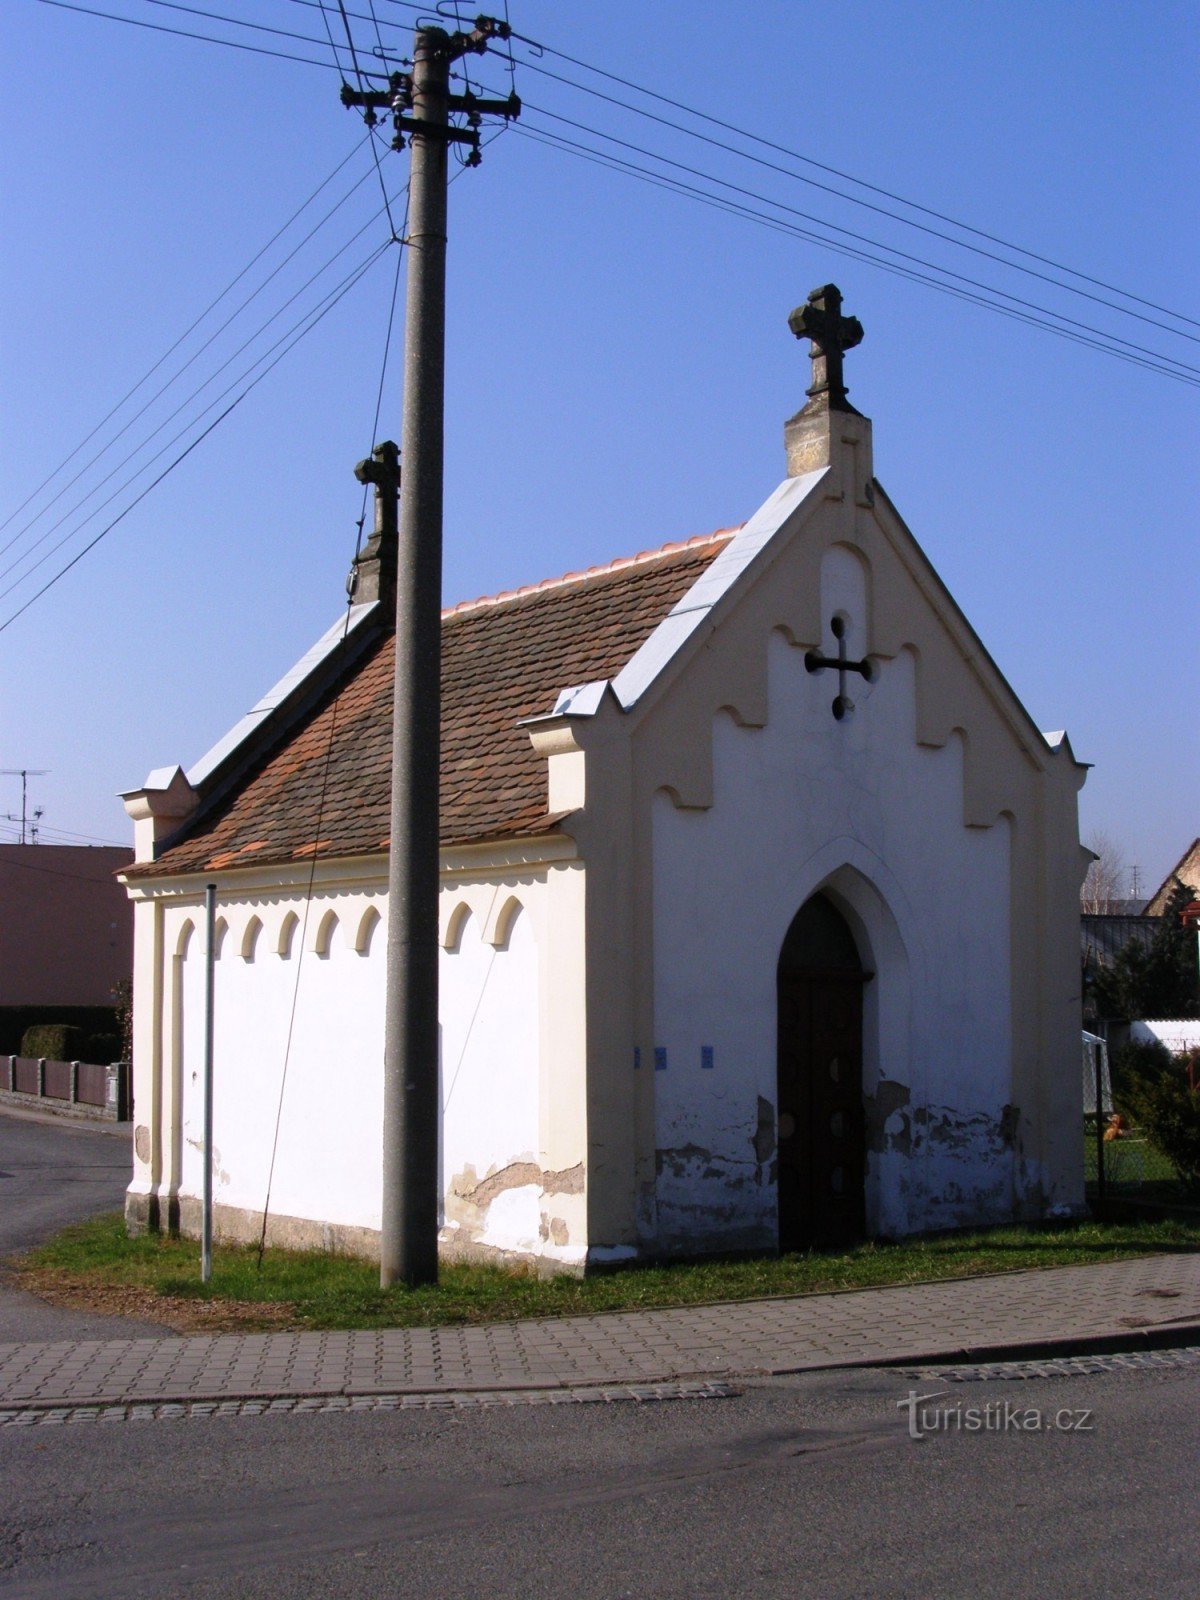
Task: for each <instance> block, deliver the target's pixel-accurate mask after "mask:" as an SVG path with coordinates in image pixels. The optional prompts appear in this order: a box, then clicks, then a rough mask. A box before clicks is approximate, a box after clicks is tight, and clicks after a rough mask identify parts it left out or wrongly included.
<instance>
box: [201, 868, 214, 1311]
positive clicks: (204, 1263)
mask: <svg viewBox="0 0 1200 1600" xmlns="http://www.w3.org/2000/svg"><path fill="white" fill-rule="evenodd" d="M204 920H205V923H206V925H207V933H208V939H207V942H206V948H205V956H204V1200H203V1212H202V1216H201V1221H200V1281H201V1283H207V1282H208V1281H209V1279H210V1278H211V1277H212V1221H213V1219H212V1205H213V1196H212V1168H213V1163H212V1142H213V1010H214V1000H215V998H216V971H217V965H216V958H217V886H216V884H215V883H206V884H205V886H204Z"/></svg>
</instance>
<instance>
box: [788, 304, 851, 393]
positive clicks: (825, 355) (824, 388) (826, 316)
mask: <svg viewBox="0 0 1200 1600" xmlns="http://www.w3.org/2000/svg"><path fill="white" fill-rule="evenodd" d="M788 327H789V328H790V329H791V330H792V332H793V333H794V334H795V335H796V337H797V339H811V341H812V350H811V352H810V353H811V356H812V384H811V386H810V387H809V389H808V391H807V392H808V398H809V406H808V408H806V409H810V408H811V409H812V410H816V409H818V408H828V409H829V410H830V411H853V410H854V407H853V406H852V405H851V404H850V402H849V401H848V400H847V399H846V384H845V381H844V379H843V376H842V357H843V355H844V354H845V352H846V351H847V350H853V348H854V346H855V345H856V344H861V343H862V337H863V327H862V323H861V322H860V321H859V320H858V318H857V317H844V316H843V315H842V291H841V290H840V289H839V288H838V286H837V284H836V283H827V284H824V285H823V286H822V287H821V288H820V289H814V290H813V292H812V293H811V294H810V295H809V297H808V299H807V301H806V302H805V303H804V305H802V306H797V307H796V309H795V311H793V312H792V314H791V316H790V317H789V318H788Z"/></svg>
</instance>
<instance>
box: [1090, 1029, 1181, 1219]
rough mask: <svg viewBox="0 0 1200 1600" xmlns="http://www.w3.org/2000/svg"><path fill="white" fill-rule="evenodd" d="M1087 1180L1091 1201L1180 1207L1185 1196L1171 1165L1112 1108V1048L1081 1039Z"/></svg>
mask: <svg viewBox="0 0 1200 1600" xmlns="http://www.w3.org/2000/svg"><path fill="white" fill-rule="evenodd" d="M1083 1176H1084V1185H1085V1189H1086V1192H1087V1198H1088V1199H1089V1200H1090V1201H1104V1200H1121V1199H1134V1200H1142V1201H1156V1202H1159V1203H1162V1204H1171V1205H1176V1204H1178V1203H1179V1201H1180V1200H1181V1199H1183V1198H1184V1186H1183V1184H1182V1183H1181V1182H1180V1179H1179V1174H1178V1173H1177V1172H1176V1170H1175V1167H1174V1165H1173V1164H1172V1162H1171V1161H1170V1160H1169V1159H1168V1158H1167V1157H1166V1156H1165V1155H1163V1153H1162V1151H1161V1150H1158V1149H1156V1148H1155V1146H1154V1145H1153V1144H1151V1143H1150V1141H1149V1139H1147V1137H1146V1135H1145V1133H1144V1131H1143V1130H1142V1129H1141V1128H1139V1127H1137V1126H1136V1125H1135V1124H1134V1123H1133V1122H1132V1121H1131V1120H1130V1118H1129V1117H1128V1116H1127V1115H1126V1114H1125V1113H1123V1112H1122V1111H1120V1110H1118V1109H1117V1108H1116V1107H1115V1106H1114V1104H1113V1091H1112V1075H1111V1072H1110V1069H1109V1059H1108V1045H1107V1043H1106V1042H1105V1040H1103V1039H1102V1038H1100V1037H1099V1036H1098V1035H1097V1034H1094V1033H1087V1032H1085V1033H1084V1035H1083Z"/></svg>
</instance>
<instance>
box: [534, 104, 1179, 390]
mask: <svg viewBox="0 0 1200 1600" xmlns="http://www.w3.org/2000/svg"><path fill="white" fill-rule="evenodd" d="M515 131H516V132H517V133H519V134H520V135H521V136H522V137H523V138H527V139H535V140H538V141H539V142H541V143H543V144H547V145H549V146H551V147H553V148H556V149H559V150H561V151H562V152H563V153H564V154H567V155H572V156H577V157H579V158H580V159H582V160H585V161H592V162H594V163H596V164H597V165H600V166H606V167H609V168H610V169H611V170H613V171H616V172H619V173H621V174H623V175H625V176H629V177H634V178H637V179H638V180H639V181H642V182H646V183H649V184H652V185H654V186H656V187H658V188H662V189H666V190H668V191H670V192H672V193H675V194H679V195H681V196H682V197H684V198H685V199H691V200H697V201H699V202H700V203H701V204H703V205H709V206H712V207H713V208H714V209H715V210H718V211H724V212H726V213H727V214H729V215H732V216H736V217H740V218H742V219H744V220H747V221H753V222H756V223H758V224H760V225H761V226H763V227H768V228H771V229H773V230H774V231H775V232H777V233H783V234H787V235H788V236H790V237H792V238H799V239H804V240H806V241H808V242H809V243H813V244H819V245H821V246H822V247H823V248H825V249H828V250H832V251H834V252H835V253H836V254H838V255H843V256H848V257H849V258H850V259H851V260H855V261H861V262H864V263H865V264H867V265H869V266H875V267H879V268H881V269H882V270H883V271H885V272H890V273H892V274H893V275H894V276H896V277H900V278H905V279H908V280H909V281H910V282H913V283H919V284H923V285H925V286H927V287H929V288H933V289H937V290H939V291H940V292H941V293H943V294H948V295H951V296H952V297H953V298H954V299H956V300H963V301H966V302H967V303H968V304H971V305H976V306H980V307H982V308H984V309H986V310H989V311H993V312H995V313H996V314H997V315H999V316H1003V317H1008V318H1009V319H1010V320H1012V321H1014V322H1022V323H1025V324H1027V325H1028V326H1030V327H1034V328H1040V329H1043V330H1044V331H1046V332H1048V333H1054V334H1056V335H1057V336H1058V337H1059V338H1062V339H1067V340H1069V341H1070V342H1071V343H1073V344H1080V345H1084V346H1086V347H1087V348H1089V349H1093V350H1099V351H1101V352H1102V353H1103V354H1106V355H1111V356H1113V357H1114V358H1115V359H1117V360H1119V361H1126V362H1128V363H1129V364H1130V365H1132V366H1138V367H1144V368H1146V369H1148V370H1149V371H1151V372H1157V373H1161V374H1162V375H1163V376H1164V377H1168V378H1174V379H1175V380H1176V381H1177V382H1179V383H1186V384H1189V385H1191V386H1193V387H1195V386H1200V385H1198V384H1197V380H1195V379H1193V378H1189V377H1188V376H1187V375H1186V374H1185V373H1182V372H1178V371H1176V370H1175V369H1174V368H1172V367H1164V366H1159V365H1158V364H1157V363H1156V362H1154V361H1150V360H1146V359H1144V358H1142V357H1140V356H1134V355H1126V354H1125V353H1124V352H1123V351H1120V350H1114V349H1112V347H1111V345H1110V343H1108V342H1107V341H1106V340H1098V339H1090V338H1087V337H1085V336H1084V335H1082V334H1078V333H1073V332H1071V331H1070V330H1069V329H1067V328H1063V327H1060V326H1059V325H1058V324H1056V323H1053V322H1048V321H1044V320H1043V319H1042V318H1040V317H1038V316H1036V315H1034V314H1032V313H1031V312H1029V311H1020V310H1016V309H1013V308H1011V307H1008V306H1002V305H997V304H996V303H995V302H994V301H992V300H988V299H986V298H985V297H984V296H982V295H979V294H974V293H971V292H970V291H969V290H966V289H960V288H957V287H955V286H954V285H952V284H947V283H944V282H942V281H941V280H940V279H937V278H933V277H930V276H929V275H928V274H926V273H922V272H918V271H915V270H914V269H912V268H909V267H904V266H901V265H900V264H899V263H897V262H891V261H885V260H882V259H881V258H880V257H878V256H874V255H872V254H870V253H869V252H868V251H865V250H862V249H858V248H856V247H855V246H853V245H849V244H844V243H840V242H838V241H835V240H830V239H827V238H825V237H823V236H822V235H820V234H817V233H814V232H812V231H811V230H809V229H805V228H801V227H798V226H797V225H796V224H795V223H789V222H786V221H784V220H783V219H781V218H779V217H771V216H768V215H766V214H765V213H763V212H759V211H755V210H754V209H753V208H752V207H750V206H746V205H742V204H739V203H738V202H737V201H734V200H730V199H727V198H725V197H723V196H717V195H712V194H709V193H708V192H707V191H705V190H702V189H698V188H696V187H695V186H694V185H692V184H687V183H684V182H683V181H682V180H681V179H678V178H673V177H669V176H667V175H664V174H662V173H656V172H652V171H650V169H648V168H645V167H640V166H638V165H637V164H636V163H634V162H631V161H628V160H627V159H625V158H624V157H621V156H616V155H611V154H609V153H608V152H606V151H598V150H594V149H592V148H591V147H590V146H587V145H582V144H579V143H578V142H577V141H575V140H570V139H566V138H564V137H563V136H562V135H561V134H555V133H548V132H545V131H539V130H536V129H533V128H529V127H523V128H517V129H516V130H515ZM935 270H936V269H935Z"/></svg>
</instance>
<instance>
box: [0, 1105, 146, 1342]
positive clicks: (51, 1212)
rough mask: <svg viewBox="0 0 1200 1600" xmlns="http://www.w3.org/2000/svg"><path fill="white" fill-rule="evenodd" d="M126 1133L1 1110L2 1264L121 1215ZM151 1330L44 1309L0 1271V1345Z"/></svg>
mask: <svg viewBox="0 0 1200 1600" xmlns="http://www.w3.org/2000/svg"><path fill="white" fill-rule="evenodd" d="M129 1137H130V1134H129V1127H128V1124H125V1125H121V1126H118V1125H116V1124H113V1123H95V1124H93V1123H85V1122H68V1121H66V1119H64V1118H59V1119H57V1120H52V1119H51V1118H49V1117H38V1116H31V1115H29V1114H26V1113H24V1112H20V1111H12V1110H10V1109H9V1108H8V1107H0V1262H3V1260H4V1258H5V1257H6V1256H9V1255H12V1254H14V1253H15V1252H17V1251H19V1250H28V1249H30V1248H31V1247H32V1246H33V1245H36V1244H40V1243H41V1242H42V1241H43V1240H45V1239H48V1238H49V1237H50V1236H51V1235H52V1234H54V1233H57V1232H58V1230H59V1229H60V1228H65V1227H66V1226H67V1225H68V1224H69V1223H72V1222H82V1221H83V1220H84V1218H86V1217H93V1216H97V1215H99V1214H100V1213H102V1212H104V1211H119V1210H120V1209H121V1206H122V1205H123V1203H124V1198H125V1186H126V1185H127V1184H128V1182H129V1167H130V1158H129ZM162 1331H163V1329H162V1328H160V1327H157V1326H155V1325H153V1324H151V1323H145V1322H135V1321H133V1320H132V1319H131V1318H128V1317H107V1316H96V1315H94V1314H93V1313H91V1312H83V1311H68V1310H66V1309H65V1308H63V1307H60V1306H51V1305H47V1304H46V1303H45V1301H43V1300H38V1299H36V1298H35V1297H34V1296H33V1295H30V1294H24V1293H22V1292H20V1291H19V1290H17V1289H14V1288H13V1287H12V1285H11V1283H10V1282H9V1281H7V1280H6V1278H5V1276H4V1272H3V1268H2V1267H0V1344H3V1343H9V1342H15V1341H17V1340H21V1339H116V1338H122V1337H137V1336H138V1335H139V1334H142V1333H146V1334H152V1333H161V1332H162Z"/></svg>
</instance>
